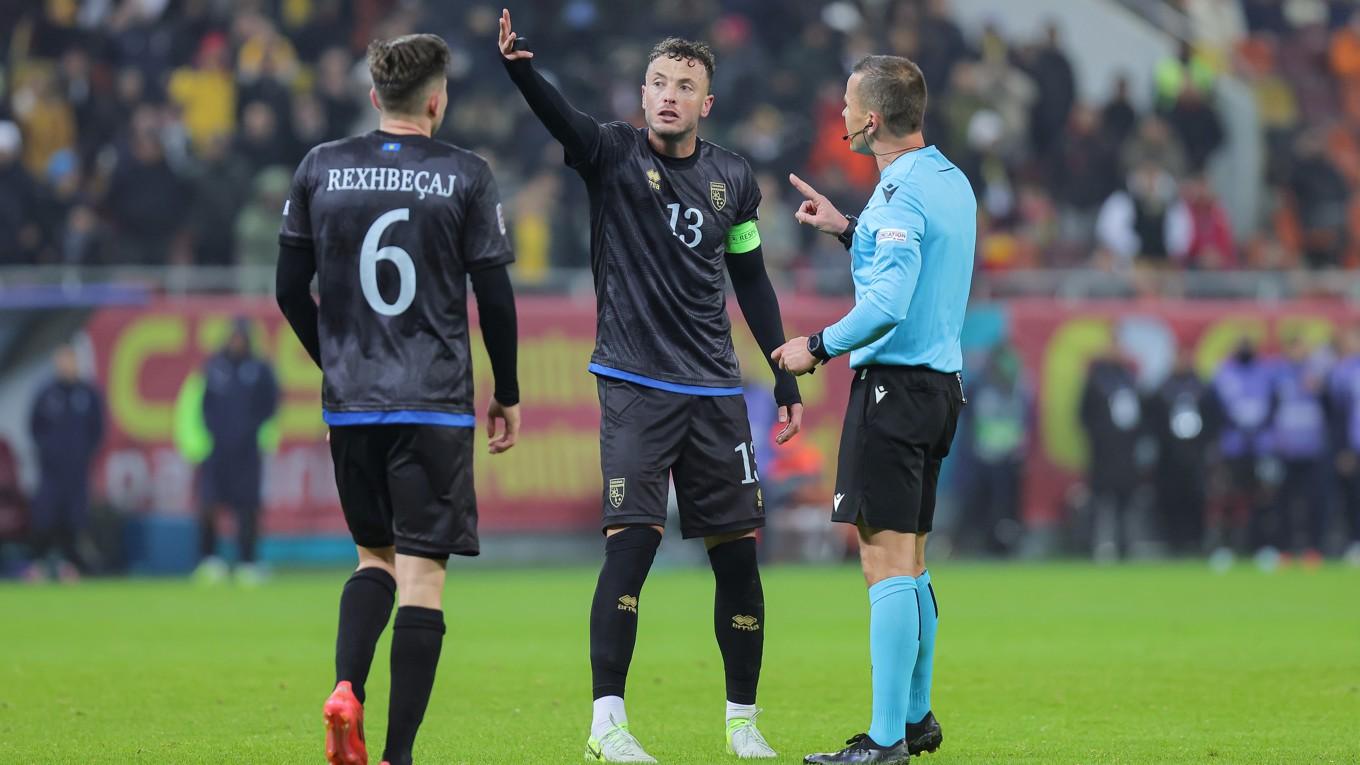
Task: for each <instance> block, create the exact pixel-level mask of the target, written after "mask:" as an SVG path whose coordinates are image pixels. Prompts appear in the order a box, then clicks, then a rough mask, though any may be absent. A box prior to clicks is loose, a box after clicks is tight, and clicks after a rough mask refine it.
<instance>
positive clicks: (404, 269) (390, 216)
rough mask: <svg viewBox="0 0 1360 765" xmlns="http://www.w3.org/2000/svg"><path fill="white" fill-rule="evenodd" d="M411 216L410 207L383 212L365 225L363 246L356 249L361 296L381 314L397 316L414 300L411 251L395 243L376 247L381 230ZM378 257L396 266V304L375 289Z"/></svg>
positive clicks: (413, 267) (381, 233)
mask: <svg viewBox="0 0 1360 765" xmlns="http://www.w3.org/2000/svg"><path fill="white" fill-rule="evenodd" d="M410 219H411V209H410V208H409V207H403V208H401V209H400V210H389V211H388V212H385V213H383V214H382V215H381V216H380V217H379V218H378V219H377V220H375V221H373V225H372V226H369V227H368V233H367V234H365V235H364V246H363V248H362V249H360V250H359V284H360V286H362V287H363V289H364V299H365V300H367V301H368V305H369V306H370V307H371V308H372V309H373V310H375V311H377V312H378V313H380V314H382V315H383V316H400V315H401V314H402V313H403V312H404V311H405V310H406V309H407V308H410V307H411V302H412V301H413V300H415V299H416V264H415V262H414V261H412V260H411V254H410V253H408V252H407V251H406V250H403V249H402V248H400V247H397V246H396V245H388V246H386V247H382V248H379V247H378V241H379V240H380V239H382V235H383V232H384V231H386V230H387V227H388V226H390V225H392V224H393V223H396V222H397V221H406V220H410ZM381 260H386V261H390V262H391V263H392V264H393V265H395V266H396V267H397V275H398V276H399V277H400V284H401V289H400V291H399V292H398V293H397V302H395V303H389V302H387V301H386V300H383V296H382V293H381V292H379V291H378V261H381Z"/></svg>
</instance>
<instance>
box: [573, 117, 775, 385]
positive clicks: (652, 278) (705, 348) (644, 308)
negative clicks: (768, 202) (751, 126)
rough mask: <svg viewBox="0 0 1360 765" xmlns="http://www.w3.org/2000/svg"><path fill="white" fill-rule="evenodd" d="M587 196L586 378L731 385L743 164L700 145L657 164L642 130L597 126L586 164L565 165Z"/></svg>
mask: <svg viewBox="0 0 1360 765" xmlns="http://www.w3.org/2000/svg"><path fill="white" fill-rule="evenodd" d="M567 163H568V164H569V165H570V166H571V167H573V168H574V169H575V170H576V171H577V172H579V173H580V174H581V176H582V177H583V178H584V179H585V181H586V188H587V190H588V192H589V195H590V219H591V220H590V223H591V227H590V252H591V269H592V270H593V271H594V275H595V299H596V312H597V313H596V334H595V353H594V355H593V356H592V357H591V362H592V364H591V369H592V371H594V372H596V373H597V374H604V375H606V376H614V377H623V378H625V379H634V380H635V381H637V382H643V383H644V384H645V383H646V382H648V381H653V382H656V381H659V382H662V383H669V384H673V385H680V386H699V387H703V388H731V387H736V386H740V385H741V369H740V367H739V366H738V364H737V357H736V354H735V353H734V352H733V350H732V327H731V323H730V322H729V321H728V318H727V305H726V302H727V296H726V276H725V273H724V271H725V264H724V256H725V255H726V253H727V237H728V231H729V230H730V229H731V228H732V227H733V226H735V225H737V224H741V223H746V222H748V221H751V220H754V219H755V218H756V212H757V209H758V208H759V207H760V189H759V187H758V186H757V185H756V180H755V175H754V174H753V173H752V172H751V168H750V166H749V165H748V164H747V163H746V160H744V159H742V158H741V157H740V156H739V155H737V154H735V153H733V152H730V151H728V150H726V149H724V148H722V147H720V146H717V145H715V144H712V143H709V142H707V141H703V140H700V141H699V142H698V146H697V149H696V150H695V152H694V154H692V155H690V156H689V157H686V158H684V159H673V158H670V157H665V156H662V155H660V154H657V153H656V152H655V151H653V150H652V147H651V145H650V144H649V143H648V142H647V131H646V130H645V129H638V128H634V127H633V126H631V125H629V124H627V123H623V122H614V123H609V124H607V125H602V126H601V132H600V138H599V140H598V141H597V142H596V144H595V146H594V148H593V149H592V150H591V152H590V156H586V157H573V156H568V157H567Z"/></svg>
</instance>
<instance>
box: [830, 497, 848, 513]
mask: <svg viewBox="0 0 1360 765" xmlns="http://www.w3.org/2000/svg"><path fill="white" fill-rule="evenodd" d="M843 499H845V495H844V494H837V495H836V496H835V497H832V501H834V502H835V503H836V507H835V509H837V510H839V509H841V500H843Z"/></svg>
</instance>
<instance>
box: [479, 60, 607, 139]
mask: <svg viewBox="0 0 1360 765" xmlns="http://www.w3.org/2000/svg"><path fill="white" fill-rule="evenodd" d="M501 60H502V61H504V62H505V71H507V72H508V73H509V74H510V80H511V81H512V82H514V83H515V87H517V88H519V92H520V93H522V94H523V95H524V100H525V101H527V102H528V104H529V108H530V109H532V110H533V112H534V114H535V115H536V116H537V117H538V119H539V120H540V121H541V122H542V123H543V126H544V127H546V128H547V129H548V132H549V133H551V134H552V137H553V138H556V139H557V141H558V142H559V143H561V144H562V148H563V149H565V150H566V152H567V159H568V161H574V162H580V161H584V160H586V159H589V157H590V153H591V151H593V150H594V149H595V144H596V143H598V142H599V140H600V124H599V123H598V122H596V121H595V120H594V118H592V117H591V116H590V115H589V114H586V113H585V112H582V111H580V110H579V109H577V108H576V107H574V106H572V105H571V104H569V103H567V99H565V98H563V97H562V94H561V93H559V92H558V91H557V88H554V87H553V86H552V85H551V84H550V83H549V82H548V81H547V80H546V79H544V78H543V75H541V74H539V73H538V71H537V70H536V69H534V66H533V64H532V63H531V62H530V61H529V59H516V60H514V61H509V60H506V59H504V58H502V59H501Z"/></svg>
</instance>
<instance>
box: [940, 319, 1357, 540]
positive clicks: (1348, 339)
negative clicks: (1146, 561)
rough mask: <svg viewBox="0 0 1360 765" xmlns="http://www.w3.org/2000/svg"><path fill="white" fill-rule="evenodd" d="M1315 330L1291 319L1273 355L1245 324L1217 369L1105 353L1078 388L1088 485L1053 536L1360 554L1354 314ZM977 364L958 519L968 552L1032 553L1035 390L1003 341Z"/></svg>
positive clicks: (1068, 501)
mask: <svg viewBox="0 0 1360 765" xmlns="http://www.w3.org/2000/svg"><path fill="white" fill-rule="evenodd" d="M1315 337H1316V335H1314V334H1310V333H1304V332H1301V331H1299V332H1294V331H1291V332H1290V333H1288V334H1286V335H1285V336H1284V337H1282V338H1281V343H1280V348H1279V352H1278V353H1274V354H1269V355H1267V354H1265V353H1262V351H1261V348H1260V344H1259V342H1258V340H1257V339H1255V338H1254V337H1251V336H1243V337H1242V338H1241V339H1240V340H1239V341H1238V342H1237V344H1236V346H1235V348H1234V349H1233V351H1232V353H1231V354H1230V355H1229V356H1228V357H1227V358H1225V359H1223V361H1222V362H1220V363H1219V364H1217V365H1216V366H1215V367H1214V368H1213V369H1212V370H1210V373H1209V374H1207V375H1203V374H1201V370H1200V368H1199V367H1198V366H1197V364H1196V360H1195V358H1194V355H1193V354H1192V353H1191V352H1190V351H1188V350H1185V349H1183V350H1182V351H1181V352H1180V354H1179V355H1178V356H1177V358H1176V360H1175V363H1174V365H1173V366H1172V368H1171V369H1170V370H1169V371H1168V372H1167V373H1165V374H1161V375H1158V377H1160V379H1155V380H1154V379H1150V375H1149V374H1148V372H1149V370H1148V369H1143V368H1140V364H1142V363H1145V362H1140V358H1145V357H1144V356H1141V355H1139V354H1136V353H1131V352H1127V351H1124V350H1120V349H1111V350H1110V351H1108V352H1106V353H1103V354H1101V355H1099V356H1097V357H1096V358H1095V359H1094V360H1093V361H1092V362H1091V364H1090V366H1089V368H1088V371H1087V375H1086V378H1085V381H1084V382H1083V383H1082V386H1081V393H1080V397H1079V399H1078V400H1077V412H1076V414H1077V420H1078V421H1079V423H1080V429H1081V432H1082V434H1083V435H1084V437H1085V441H1086V446H1087V449H1086V464H1087V468H1086V473H1085V477H1084V482H1083V483H1081V484H1079V485H1077V486H1076V487H1075V488H1074V490H1072V491H1069V492H1068V493H1067V495H1066V497H1065V498H1064V499H1063V507H1062V508H1061V512H1062V516H1061V520H1062V523H1061V524H1060V526H1059V529H1060V533H1061V534H1062V535H1063V538H1062V539H1058V540H1051V541H1050V544H1053V545H1056V546H1057V547H1058V548H1059V549H1065V550H1066V551H1067V552H1069V553H1076V554H1086V555H1092V556H1094V557H1095V558H1096V559H1098V560H1118V559H1122V558H1128V557H1143V556H1148V555H1154V556H1155V555H1165V554H1171V555H1200V554H1211V555H1214V556H1216V557H1217V559H1219V560H1225V561H1229V560H1231V559H1232V558H1233V557H1234V556H1237V555H1252V556H1255V558H1256V560H1257V562H1258V563H1259V564H1260V565H1262V566H1263V567H1273V566H1275V565H1278V564H1279V563H1280V562H1281V561H1287V560H1290V559H1296V560H1302V561H1303V562H1304V563H1306V564H1316V563H1320V562H1321V561H1322V560H1323V559H1324V558H1325V557H1332V556H1337V555H1343V554H1344V555H1345V557H1346V558H1347V559H1348V560H1350V561H1351V562H1352V563H1356V564H1360V326H1356V327H1351V328H1349V329H1347V330H1345V331H1344V332H1339V333H1338V335H1337V337H1336V339H1335V340H1334V341H1331V342H1314V338H1315ZM978 366H979V371H978V372H977V373H976V374H975V375H974V376H973V378H972V380H971V382H970V385H969V399H970V404H969V407H968V409H967V411H966V413H965V417H964V418H963V419H962V420H961V421H960V426H959V427H960V435H959V441H958V447H957V449H956V451H957V453H958V457H957V459H958V460H959V463H958V464H957V466H956V470H957V473H956V475H959V476H960V477H961V480H960V481H958V482H957V483H958V484H959V488H960V489H961V492H960V496H959V502H960V509H961V513H960V514H959V516H958V518H957V520H956V522H955V523H952V524H949V530H952V531H953V533H954V534H955V536H956V539H954V543H955V546H956V549H959V550H961V551H962V552H966V553H972V554H983V555H997V556H1009V555H1014V554H1023V553H1024V552H1025V550H1024V549H1023V543H1024V541H1025V540H1024V537H1025V535H1026V534H1027V533H1028V532H1029V531H1032V530H1033V527H1034V524H1033V523H1028V524H1026V523H1024V522H1023V520H1024V519H1023V518H1022V515H1023V514H1022V506H1023V504H1024V499H1025V495H1024V486H1023V483H1024V477H1025V476H1026V475H1031V476H1032V475H1034V474H1035V473H1034V472H1033V471H1027V470H1026V466H1027V465H1026V461H1027V459H1029V458H1030V457H1031V456H1032V455H1033V454H1034V452H1035V450H1036V438H1037V435H1036V432H1035V416H1034V414H1035V412H1034V406H1035V396H1034V392H1033V390H1032V389H1031V388H1030V386H1029V384H1028V383H1027V382H1026V375H1025V373H1024V370H1023V369H1022V368H1021V365H1020V362H1019V357H1018V356H1017V354H1016V352H1015V350H1014V349H1013V348H1012V347H1011V346H1010V345H1009V343H1006V342H1004V341H1003V342H1002V343H1000V344H999V345H997V346H996V347H995V348H994V349H992V350H991V351H990V353H989V356H988V358H987V360H986V361H985V362H984V363H982V364H980V365H978ZM1029 467H1033V465H1030V466H1029ZM1031 552H1034V550H1033V549H1032V550H1031Z"/></svg>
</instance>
